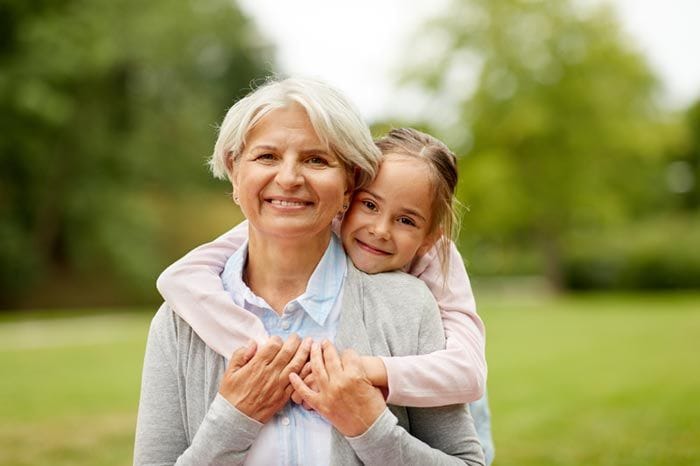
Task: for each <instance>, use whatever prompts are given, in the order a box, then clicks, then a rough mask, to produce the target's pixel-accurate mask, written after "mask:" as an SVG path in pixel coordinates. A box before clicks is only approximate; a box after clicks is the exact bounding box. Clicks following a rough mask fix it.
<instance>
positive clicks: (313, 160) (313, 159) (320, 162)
mask: <svg viewBox="0 0 700 466" xmlns="http://www.w3.org/2000/svg"><path fill="white" fill-rule="evenodd" d="M307 162H309V163H310V164H311V165H328V161H327V160H326V159H324V158H323V157H309V158H308V159H307Z"/></svg>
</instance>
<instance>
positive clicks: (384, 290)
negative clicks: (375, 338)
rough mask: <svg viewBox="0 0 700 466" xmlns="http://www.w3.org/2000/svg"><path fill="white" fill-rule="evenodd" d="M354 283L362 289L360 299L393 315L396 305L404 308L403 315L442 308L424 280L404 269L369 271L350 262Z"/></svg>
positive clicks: (415, 314)
mask: <svg viewBox="0 0 700 466" xmlns="http://www.w3.org/2000/svg"><path fill="white" fill-rule="evenodd" d="M348 269H349V272H348V278H349V282H350V284H351V287H353V288H354V289H356V290H357V291H358V295H357V297H358V299H360V300H361V301H362V302H363V303H364V304H365V305H366V306H371V307H373V308H374V313H381V312H382V311H383V310H385V311H386V312H387V314H388V316H390V317H391V318H392V319H394V318H396V316H397V315H398V314H397V313H396V309H399V308H400V309H404V311H403V312H402V313H400V315H401V316H402V318H408V317H409V316H411V315H413V317H416V318H419V319H420V317H421V316H422V315H423V314H424V313H425V312H431V313H432V312H435V313H437V312H438V308H437V303H436V302H435V298H434V297H433V295H432V294H431V293H430V290H429V289H428V287H427V286H426V284H425V283H423V281H421V280H420V279H418V278H416V277H414V276H413V275H410V274H408V273H405V272H401V271H392V272H382V273H377V274H367V273H364V272H362V271H361V270H358V269H357V268H355V267H354V266H353V265H351V264H350V265H349V266H348Z"/></svg>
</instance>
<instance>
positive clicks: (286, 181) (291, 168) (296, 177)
mask: <svg viewBox="0 0 700 466" xmlns="http://www.w3.org/2000/svg"><path fill="white" fill-rule="evenodd" d="M275 181H276V182H277V184H279V185H280V186H281V187H282V188H284V189H291V188H295V187H297V186H299V185H301V184H303V182H304V177H303V176H302V174H301V167H300V166H299V164H298V163H297V162H296V161H293V160H285V161H283V162H282V164H280V166H279V170H278V171H277V175H276V176H275Z"/></svg>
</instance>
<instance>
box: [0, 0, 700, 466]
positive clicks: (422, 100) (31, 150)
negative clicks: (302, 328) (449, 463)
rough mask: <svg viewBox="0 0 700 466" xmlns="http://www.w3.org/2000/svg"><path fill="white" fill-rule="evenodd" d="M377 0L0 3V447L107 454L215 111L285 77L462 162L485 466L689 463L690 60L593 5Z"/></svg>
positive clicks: (57, 458)
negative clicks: (491, 455)
mask: <svg viewBox="0 0 700 466" xmlns="http://www.w3.org/2000/svg"><path fill="white" fill-rule="evenodd" d="M288 3H290V4H293V2H285V5H286V4H288ZM376 3H377V4H378V5H379V6H378V5H373V4H370V3H369V2H367V3H363V2H360V3H359V4H356V5H354V6H353V7H349V6H343V7H340V6H337V5H336V6H334V5H333V3H332V2H325V3H322V2H311V1H306V2H299V3H298V4H297V6H296V7H294V8H291V9H290V7H289V5H287V6H285V7H281V6H279V4H277V5H275V3H274V2H256V3H253V2H252V1H246V2H244V3H242V4H240V5H239V4H235V3H232V2H230V1H227V0H196V1H195V0H192V1H183V2H166V1H165V0H152V1H151V2H147V3H143V2H136V1H133V0H118V1H106V0H85V1H79V0H66V1H61V2H58V1H50V0H41V1H37V2H32V3H28V2H24V1H20V0H2V1H0V109H1V110H0V121H1V122H2V124H1V125H0V128H1V134H0V309H1V311H0V374H2V376H1V379H0V400H2V403H0V464H3V465H4V464H8V465H32V464H54V465H63V464H65V465H69V464H70V465H74V464H85V465H101V464H104V465H112V464H114V465H117V464H129V463H130V461H131V448H132V443H133V431H134V422H135V412H136V408H137V401H138V391H139V380H140V368H141V360H142V355H143V349H144V343H145V337H146V332H147V328H148V323H149V320H150V317H151V316H152V314H153V313H154V311H155V309H156V308H157V306H158V304H159V301H160V298H159V297H158V295H157V292H156V291H155V288H154V282H155V278H156V277H157V275H158V273H159V271H160V270H162V269H163V268H164V267H165V266H166V265H167V264H169V263H170V262H172V261H173V260H174V259H176V258H177V257H179V256H181V255H182V254H183V253H184V252H186V251H187V250H189V249H191V248H192V247H193V246H195V245H197V244H200V243H202V242H204V241H207V240H210V239H212V238H214V237H216V236H217V235H218V234H220V233H222V232H223V231H225V230H226V229H228V228H229V227H230V226H232V225H234V224H236V223H237V222H238V221H239V220H240V218H241V215H240V212H239V211H238V210H237V209H236V208H235V206H234V205H233V204H232V202H231V201H230V194H229V193H230V187H229V186H227V185H226V183H224V182H221V181H215V180H213V179H212V178H211V176H210V175H209V173H208V172H207V169H206V164H205V162H206V158H207V156H208V155H209V153H210V152H211V148H212V145H213V141H214V139H215V137H216V124H217V122H219V121H220V120H221V118H222V117H223V114H224V112H225V110H226V108H227V107H228V106H230V105H231V104H232V103H233V102H234V101H235V99H237V98H239V97H241V96H242V95H244V94H245V93H246V92H247V91H248V90H249V89H250V87H251V85H255V83H259V82H262V81H263V80H264V78H265V76H267V75H269V74H270V73H289V72H299V71H302V72H304V73H305V74H310V75H315V76H320V77H324V78H326V79H329V80H330V81H331V82H332V83H333V84H336V85H338V86H340V87H341V88H343V89H344V90H346V91H347V92H348V94H350V95H351V98H352V99H353V100H354V101H356V102H357V103H358V104H359V105H360V108H361V111H362V112H363V114H364V115H365V117H366V118H367V120H368V122H369V123H371V125H372V128H373V132H374V134H376V135H380V134H382V133H383V132H384V131H386V129H387V128H390V127H392V126H399V125H411V126H415V127H418V128H421V129H424V130H426V131H429V132H431V133H432V134H435V135H436V136H438V137H440V138H442V139H444V140H445V141H446V142H447V143H448V144H449V145H450V146H451V147H452V148H453V150H454V151H455V152H456V153H457V154H459V156H460V162H459V164H460V184H459V188H458V196H459V199H460V201H461V203H462V204H463V205H464V209H463V210H464V212H463V220H462V228H461V232H460V235H459V237H458V238H457V239H456V241H457V243H458V245H459V247H460V250H461V252H462V254H463V257H464V259H465V263H466V264H467V267H468V270H469V272H470V276H471V277H472V282H473V286H474V291H475V294H476V297H477V301H478V304H479V312H480V314H481V315H482V317H483V318H484V320H485V322H486V324H487V328H488V358H489V368H490V372H489V391H490V397H491V405H492V411H493V429H494V437H495V442H496V449H497V456H496V462H495V464H496V465H497V466H508V465H533V466H534V465H537V466H546V465H583V464H587V465H588V464H598V465H662V464H668V465H691V464H698V462H700V403H698V393H700V371H698V364H697V362H693V361H696V360H697V354H698V349H700V343H698V336H700V293H699V291H700V247H699V245H700V216H699V215H698V214H699V213H700V212H699V211H700V187H699V186H698V185H699V183H700V78H698V82H697V83H696V84H695V86H694V87H693V86H692V85H691V86H690V87H689V88H687V89H685V92H684V93H678V92H674V87H673V85H671V86H669V80H668V79H667V78H665V77H664V76H663V73H662V72H661V71H660V70H659V68H658V66H657V65H658V62H655V61H654V60H652V59H650V57H649V56H648V55H647V54H646V53H645V48H644V46H643V45H642V43H643V41H642V40H640V39H639V36H635V35H633V34H630V32H629V31H628V30H626V29H625V28H624V27H623V25H622V22H621V19H620V14H619V10H616V8H615V5H614V4H610V3H607V2H604V1H573V0H548V1H535V0H528V1H525V0H446V1H441V2H437V6H435V7H433V9H427V8H426V7H425V6H424V4H419V3H418V2H408V1H407V2H387V4H386V5H384V6H381V5H382V3H381V2H376ZM629 3H630V2H627V8H634V7H630V6H629ZM642 3H644V2H642ZM642 3H640V5H641V4H642ZM681 3H683V2H680V1H678V2H677V5H680V4H681ZM674 4H676V2H673V1H672V2H668V3H667V7H668V9H669V10H670V11H672V10H673V8H674ZM261 5H262V6H261ZM387 5H388V6H387ZM421 5H423V6H421ZM349 8H351V9H349ZM408 8H416V9H418V10H420V11H419V12H418V14H416V12H414V13H413V14H411V15H409V14H408V13H407V12H406V9H408ZM421 8H422V10H421ZM640 8H641V6H640ZM350 11H352V12H354V14H350ZM695 12H696V13H697V10H695ZM677 17H678V16H676V18H677ZM365 18H366V19H367V26H366V27H365V26H364V23H363V19H365ZM369 18H372V21H370V20H369ZM377 18H380V20H379V21H377ZM405 18H409V19H405ZM686 19H688V18H686ZM695 19H700V18H698V17H696V18H695ZM402 21H403V22H404V23H407V24H409V25H410V27H408V28H407V29H406V30H405V31H403V32H402V33H401V34H398V32H397V33H396V34H391V32H392V31H398V30H397V26H396V24H398V23H400V22H402ZM334 22H335V23H334ZM338 22H340V23H342V24H345V27H344V28H339V30H338V31H336V32H335V33H336V34H338V33H341V32H342V33H343V34H344V35H345V37H346V38H347V37H348V36H350V37H352V34H356V35H357V36H358V37H359V36H362V37H363V39H362V40H360V39H358V40H357V41H352V40H350V41H346V42H344V44H346V45H344V46H338V45H337V43H336V42H333V41H332V40H330V38H329V37H330V36H332V35H333V34H334V29H333V24H336V23H338ZM658 22H659V24H660V25H661V24H664V28H666V29H663V28H661V26H660V27H659V29H658V30H656V33H658V34H662V33H663V31H664V30H665V31H669V30H673V28H674V26H675V27H677V28H680V27H681V26H682V24H678V25H674V24H671V25H670V26H669V24H667V23H668V18H666V17H664V16H663V15H660V16H659V18H658ZM690 22H692V21H690V20H689V22H688V24H690ZM282 23H284V24H286V25H287V27H290V29H292V30H295V31H296V35H294V36H285V35H284V34H283V31H282V28H281V26H280V24H282ZM290 24H291V26H290ZM683 24H685V23H683ZM693 24H694V23H693ZM348 25H349V26H348ZM300 31H301V32H300ZM650 33H651V34H653V33H654V31H653V30H652V31H651V32H650ZM368 37H369V38H370V39H369V40H368V39H367V38H368ZM394 37H399V38H400V40H399V41H398V42H396V43H395V44H393V45H392V47H393V48H387V47H386V42H389V43H391V42H392V40H394V41H395V40H396V39H394ZM372 40H374V41H375V42H376V46H374V47H372V46H371V44H372ZM312 43H313V44H324V47H320V48H319V49H318V50H320V51H321V53H322V54H326V56H325V57H324V56H317V57H315V60H316V61H315V62H314V61H313V60H312V59H309V58H308V57H309V56H310V55H312V54H311V50H313V48H311V47H309V44H312ZM333 44H336V45H335V46H333ZM367 44H370V45H369V46H368V45H367ZM698 45H700V42H698V41H693V40H692V36H690V35H688V36H687V40H685V41H681V42H679V43H678V44H677V50H676V53H678V54H680V56H681V57H684V58H685V59H686V60H687V61H688V62H689V63H697V62H698V61H697V54H698V48H699V47H698ZM290 50H291V51H294V52H295V53H296V55H294V54H293V53H290ZM368 57H369V58H368ZM304 60H306V61H304ZM302 61H303V62H304V63H303V64H304V65H305V68H304V67H301V68H303V69H298V68H297V66H299V64H300V63H301V62H302ZM295 63H296V66H295ZM333 63H341V64H343V65H344V68H343V69H345V70H352V69H353V68H358V70H361V73H360V72H359V71H358V75H357V76H354V75H353V74H352V73H351V72H346V73H345V74H344V75H343V77H342V78H340V77H337V78H336V77H334V76H331V77H329V76H327V75H324V73H323V71H324V64H325V65H327V66H331V64H333ZM313 66H315V67H316V68H317V69H316V70H314V68H313ZM374 67H376V70H377V73H378V74H380V73H381V74H383V75H384V81H382V82H379V83H378V84H377V85H376V87H375V85H374V83H373V81H371V80H369V79H368V78H367V76H370V75H371V74H372V70H373V68H374ZM387 76H389V78H387Z"/></svg>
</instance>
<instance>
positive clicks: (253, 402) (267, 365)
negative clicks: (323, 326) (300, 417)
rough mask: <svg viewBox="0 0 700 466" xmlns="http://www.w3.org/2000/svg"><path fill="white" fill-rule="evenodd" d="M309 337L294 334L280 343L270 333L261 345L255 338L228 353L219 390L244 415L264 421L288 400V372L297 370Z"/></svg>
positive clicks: (306, 355) (290, 389)
mask: <svg viewBox="0 0 700 466" xmlns="http://www.w3.org/2000/svg"><path fill="white" fill-rule="evenodd" d="M310 348H311V339H310V338H307V339H305V340H304V341H303V342H302V341H301V339H300V338H299V336H298V335H296V334H294V335H292V336H290V337H289V338H288V339H287V341H285V342H284V343H283V342H282V339H281V338H279V337H277V336H274V337H272V338H270V339H269V340H268V341H267V343H265V345H264V346H262V347H261V348H259V349H258V348H257V345H256V343H255V342H253V343H251V344H250V345H248V347H247V348H239V349H238V350H236V351H235V352H234V353H233V355H232V356H231V361H230V362H229V365H228V368H227V369H226V372H225V373H224V376H223V378H222V379H221V384H220V385H219V393H221V395H222V396H223V397H224V398H226V399H227V400H228V402H229V403H231V404H232V405H233V406H235V407H236V409H238V410H239V411H240V412H242V413H243V414H245V415H246V416H248V417H250V418H253V419H255V420H257V421H259V422H262V423H265V422H267V421H269V420H270V418H272V416H274V415H275V413H277V412H278V411H279V410H280V409H282V408H283V407H284V405H285V404H287V402H288V401H289V397H290V395H291V394H292V391H293V388H292V386H291V385H290V383H289V375H290V374H292V373H293V374H295V375H296V374H298V373H299V372H300V371H301V369H302V367H304V364H305V363H306V361H307V359H308V357H309V350H310Z"/></svg>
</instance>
